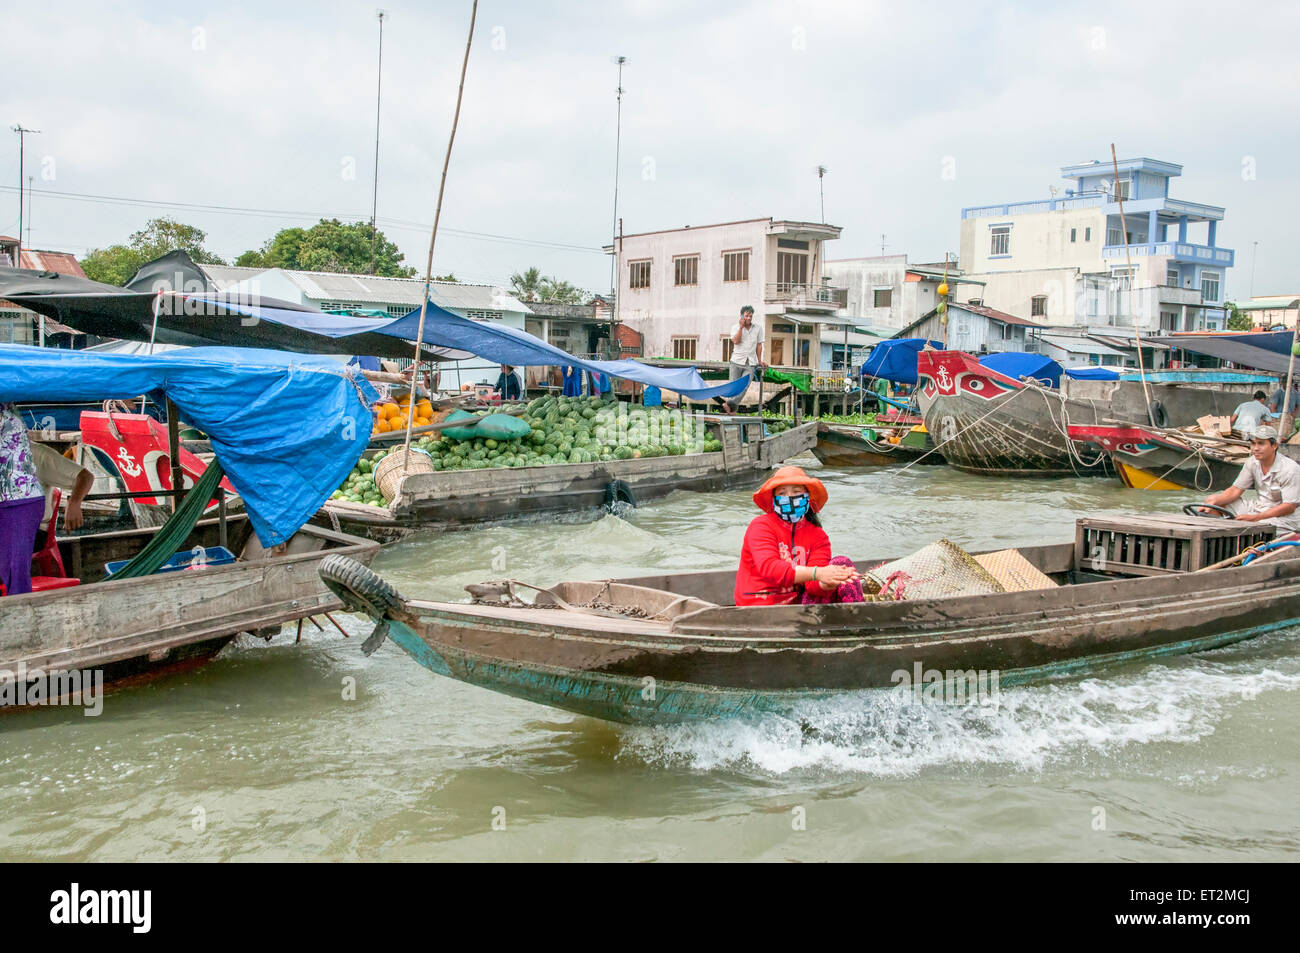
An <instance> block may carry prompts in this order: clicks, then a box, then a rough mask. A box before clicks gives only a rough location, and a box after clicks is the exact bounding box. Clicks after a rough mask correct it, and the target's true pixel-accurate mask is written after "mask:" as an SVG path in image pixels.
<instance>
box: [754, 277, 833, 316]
mask: <svg viewBox="0 0 1300 953" xmlns="http://www.w3.org/2000/svg"><path fill="white" fill-rule="evenodd" d="M763 297H764V300H765V301H788V302H790V303H791V304H798V305H802V306H805V307H806V306H814V307H825V308H828V309H832V310H833V309H835V308H847V307H848V306H849V290H848V289H847V288H832V287H831V286H830V285H823V284H816V285H812V284H800V283H796V282H789V281H777V282H770V283H769V284H768V285H767V286H766V288H765V291H764V296H763Z"/></svg>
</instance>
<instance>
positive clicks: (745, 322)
mask: <svg viewBox="0 0 1300 953" xmlns="http://www.w3.org/2000/svg"><path fill="white" fill-rule="evenodd" d="M762 371H763V326H762V325H761V324H755V323H754V309H753V307H752V306H750V305H745V306H744V307H743V308H741V309H740V320H739V321H737V322H736V323H735V324H733V325H732V326H731V377H729V378H728V380H733V381H734V380H735V379H736V378H738V377H743V376H744V375H746V374H749V375H751V376H753V377H754V379H755V380H757V377H758V374H761V373H762ZM727 408H728V410H730V412H731V413H733V414H734V413H735V412H736V411H737V410H739V409H740V399H739V397H735V398H732V399H731V400H729V401H727ZM762 409H763V408H761V407H760V408H759V411H760V412H761V411H762Z"/></svg>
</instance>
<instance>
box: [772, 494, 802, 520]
mask: <svg viewBox="0 0 1300 953" xmlns="http://www.w3.org/2000/svg"><path fill="white" fill-rule="evenodd" d="M808 504H809V499H808V494H807V493H803V494H801V495H799V496H773V497H772V512H774V513H775V514H776V515H777V516H779V517H781V519H783V520H785V521H786V522H787V523H797V522H799V521H800V520H801V519H803V518H804V516H805V515H806V514H807V513H808Z"/></svg>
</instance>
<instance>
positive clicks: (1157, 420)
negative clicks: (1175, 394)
mask: <svg viewBox="0 0 1300 953" xmlns="http://www.w3.org/2000/svg"><path fill="white" fill-rule="evenodd" d="M1150 410H1151V423H1152V424H1154V425H1155V426H1157V427H1168V426H1169V415H1168V414H1167V413H1165V405H1164V404H1162V403H1160V401H1159V400H1158V399H1157V400H1153V401H1151V407H1150Z"/></svg>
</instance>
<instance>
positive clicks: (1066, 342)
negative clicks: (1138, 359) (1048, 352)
mask: <svg viewBox="0 0 1300 953" xmlns="http://www.w3.org/2000/svg"><path fill="white" fill-rule="evenodd" d="M1039 339H1040V340H1041V341H1042V342H1043V343H1044V344H1050V345H1051V346H1052V347H1059V348H1060V349H1061V350H1063V351H1066V352H1068V353H1070V354H1114V355H1116V356H1118V357H1125V356H1126V355H1125V353H1124V352H1123V351H1117V350H1115V348H1113V347H1107V346H1106V345H1105V344H1102V343H1100V342H1099V341H1094V340H1092V339H1091V338H1082V337H1071V336H1070V335H1064V336H1059V335H1055V334H1042V335H1039Z"/></svg>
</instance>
